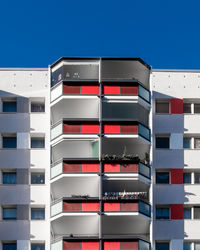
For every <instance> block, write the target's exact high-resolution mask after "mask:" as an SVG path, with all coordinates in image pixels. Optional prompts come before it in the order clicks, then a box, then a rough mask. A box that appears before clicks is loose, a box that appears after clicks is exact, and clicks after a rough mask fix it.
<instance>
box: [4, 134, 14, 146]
mask: <svg viewBox="0 0 200 250" xmlns="http://www.w3.org/2000/svg"><path fill="white" fill-rule="evenodd" d="M16 147H17V138H16V137H5V136H3V148H16Z"/></svg>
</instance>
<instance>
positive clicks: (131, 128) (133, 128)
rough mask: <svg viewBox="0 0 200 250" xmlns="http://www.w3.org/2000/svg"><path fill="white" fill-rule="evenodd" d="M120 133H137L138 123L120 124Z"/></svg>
mask: <svg viewBox="0 0 200 250" xmlns="http://www.w3.org/2000/svg"><path fill="white" fill-rule="evenodd" d="M121 133H124V134H138V125H121Z"/></svg>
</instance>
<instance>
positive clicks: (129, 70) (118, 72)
mask: <svg viewBox="0 0 200 250" xmlns="http://www.w3.org/2000/svg"><path fill="white" fill-rule="evenodd" d="M101 72H102V80H103V81H106V80H138V81H139V82H141V83H142V84H143V85H144V87H146V88H147V89H149V75H150V70H149V69H148V68H147V67H145V66H144V64H142V63H141V62H139V61H131V60H127V61H126V60H105V61H104V60H103V59H102V68H101Z"/></svg>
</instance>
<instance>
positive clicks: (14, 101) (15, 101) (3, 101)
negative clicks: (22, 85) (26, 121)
mask: <svg viewBox="0 0 200 250" xmlns="http://www.w3.org/2000/svg"><path fill="white" fill-rule="evenodd" d="M6 103H7V104H8V103H9V104H10V103H15V111H4V109H5V106H4V105H5V104H6ZM2 113H17V100H15V99H11V100H9V99H5V100H4V99H3V100H2Z"/></svg>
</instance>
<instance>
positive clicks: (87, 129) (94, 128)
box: [82, 124, 99, 134]
mask: <svg viewBox="0 0 200 250" xmlns="http://www.w3.org/2000/svg"><path fill="white" fill-rule="evenodd" d="M82 133H83V134H89V133H95V134H98V133H99V125H98V124H83V125H82Z"/></svg>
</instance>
